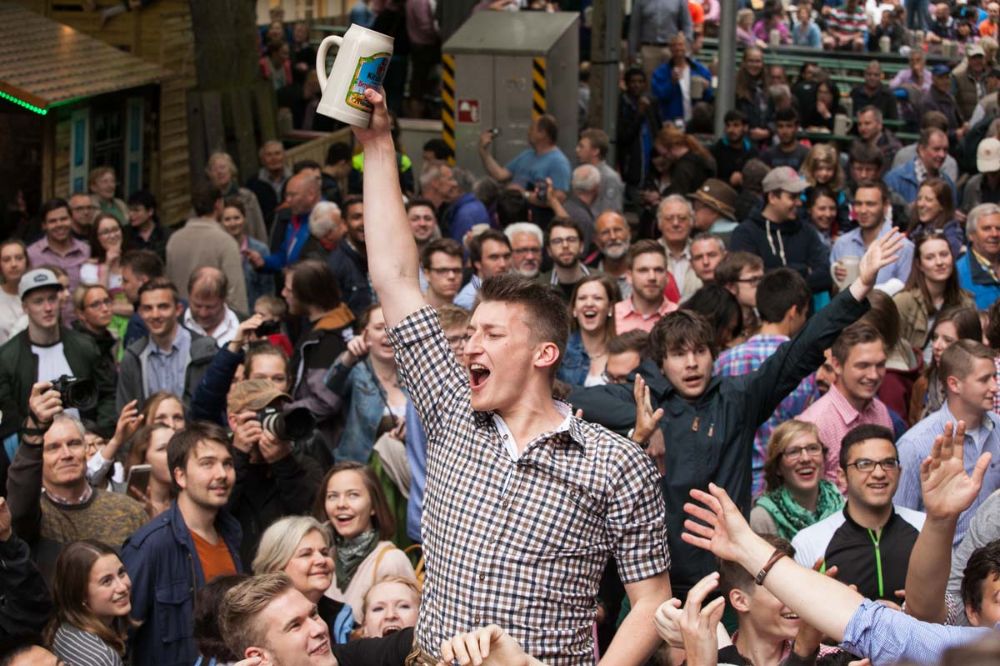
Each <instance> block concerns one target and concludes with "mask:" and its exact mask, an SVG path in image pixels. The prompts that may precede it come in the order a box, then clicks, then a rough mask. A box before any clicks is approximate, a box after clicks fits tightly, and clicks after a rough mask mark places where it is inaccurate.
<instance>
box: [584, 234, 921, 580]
mask: <svg viewBox="0 0 1000 666" xmlns="http://www.w3.org/2000/svg"><path fill="white" fill-rule="evenodd" d="M902 240H903V237H902V236H901V235H900V234H899V233H898V232H896V231H893V232H892V233H890V234H887V235H885V236H883V237H882V238H881V239H879V241H878V242H876V243H873V244H872V246H871V247H870V248H869V249H868V252H866V253H865V256H864V257H863V258H862V260H861V263H860V265H859V275H858V279H857V280H855V281H854V283H853V284H852V285H851V286H850V288H849V289H846V290H845V291H844V292H843V293H841V294H840V295H839V296H837V297H836V298H835V299H834V300H833V301H832V302H831V303H830V305H828V306H827V307H826V308H824V309H823V310H821V311H820V312H819V313H818V314H816V315H815V316H814V317H813V318H812V319H810V321H809V322H808V323H807V324H806V326H805V328H803V329H802V330H801V331H800V332H799V333H798V335H796V336H795V337H794V338H793V339H792V340H790V341H789V342H786V343H784V344H783V345H781V347H779V348H778V351H777V352H776V353H775V354H774V355H773V356H771V357H770V358H769V359H768V360H767V361H765V362H764V364H763V365H761V366H760V368H759V369H758V370H756V371H755V372H752V373H750V374H748V375H742V376H740V377H725V378H722V377H713V376H712V362H713V357H714V356H715V351H716V350H715V349H714V342H713V341H714V339H715V331H714V330H713V329H712V327H711V326H710V325H709V324H708V322H707V321H706V320H705V319H704V318H702V317H701V316H700V315H697V314H695V313H692V312H689V311H687V310H683V309H682V310H679V311H677V312H672V313H670V314H668V315H666V316H665V317H663V319H661V320H660V321H659V322H657V324H656V326H655V327H654V328H653V331H652V333H651V334H650V346H651V349H652V359H651V360H646V361H644V362H643V364H642V365H641V366H639V369H638V370H637V375H639V376H640V377H641V378H642V379H643V380H644V382H645V384H646V385H647V386H648V387H649V392H650V403H651V406H652V408H654V409H655V408H657V407H659V408H662V409H663V414H664V418H663V420H662V422H661V423H657V419H656V418H655V417H654V416H653V411H652V409H646V408H645V407H643V408H642V409H640V410H639V412H638V414H637V411H636V405H635V399H634V397H633V395H634V394H633V386H632V385H631V384H615V385H609V386H599V387H594V388H589V389H577V390H575V391H574V392H573V393H572V394H570V397H569V399H570V402H571V403H573V406H574V408H577V409H582V410H583V416H584V418H585V419H587V420H589V421H593V422H596V423H600V424H601V425H604V426H607V427H609V428H611V429H613V430H618V431H621V432H624V431H627V430H629V429H630V428H633V427H634V431H633V433H632V437H633V439H635V440H636V441H640V442H642V441H647V440H648V438H649V436H650V435H651V434H652V433H653V432H654V431H655V429H656V428H657V427H658V428H660V429H661V430H662V431H663V438H664V441H666V442H669V445H668V446H667V447H666V452H665V460H664V466H665V469H666V470H667V473H666V475H665V476H664V477H663V480H662V484H663V494H664V499H665V500H666V510H667V538H668V542H669V546H670V552H671V555H672V560H671V561H672V566H671V570H670V582H671V587H672V589H673V590H674V595H675V596H676V597H677V598H682V597H683V596H684V595H686V594H687V592H688V590H689V589H690V588H691V586H692V585H694V583H696V582H697V581H698V580H700V579H701V578H702V577H703V576H705V575H706V574H708V573H710V572H712V571H714V570H715V568H716V562H715V559H714V558H713V557H712V556H711V555H710V554H708V553H706V552H705V551H699V550H698V549H697V548H694V547H692V546H690V545H688V544H686V543H684V542H683V541H682V540H681V538H680V535H681V533H682V532H683V531H684V530H683V522H684V512H683V505H684V503H685V502H687V501H688V499H689V497H688V494H689V492H690V490H691V489H692V488H701V489H705V488H707V487H708V484H709V483H715V484H717V485H719V486H721V487H723V488H725V489H726V491H727V492H728V493H729V494H730V496H732V497H733V501H735V502H736V503H737V505H738V506H739V507H740V509H741V510H742V511H743V513H744V515H749V513H750V500H751V497H750V485H751V483H750V481H751V480H750V470H751V465H750V458H751V452H752V449H753V438H754V433H755V432H756V430H757V428H758V427H760V425H761V424H763V423H764V422H765V421H766V420H767V419H768V418H770V417H771V415H772V414H773V413H774V410H775V408H776V407H777V406H778V403H780V402H781V401H782V400H784V398H785V397H786V396H787V395H788V394H789V393H791V392H792V390H793V389H794V388H795V387H796V386H798V384H799V382H801V381H802V379H804V378H805V377H806V376H807V375H809V373H811V372H814V371H815V370H816V369H817V368H818V367H819V366H820V364H821V363H822V362H823V350H824V349H826V348H827V347H829V346H830V344H832V342H833V340H834V339H835V338H836V337H837V335H838V334H839V333H840V331H841V330H842V329H843V328H844V327H845V326H847V325H849V324H851V323H852V322H854V321H856V320H857V319H858V318H859V317H861V316H862V315H863V314H864V313H865V311H866V310H867V309H868V304H867V300H866V297H867V295H868V292H869V291H871V289H872V287H873V286H874V285H875V276H876V275H877V274H878V271H879V269H880V268H881V267H883V266H887V265H889V264H890V263H892V262H894V261H896V260H897V258H898V252H899V250H900V247H901V245H902ZM637 417H638V418H637Z"/></svg>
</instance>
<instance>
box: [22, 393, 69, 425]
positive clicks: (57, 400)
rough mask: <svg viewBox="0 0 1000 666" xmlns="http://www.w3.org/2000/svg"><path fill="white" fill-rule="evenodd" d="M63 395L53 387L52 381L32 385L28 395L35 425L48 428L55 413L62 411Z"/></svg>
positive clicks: (29, 408)
mask: <svg viewBox="0 0 1000 666" xmlns="http://www.w3.org/2000/svg"><path fill="white" fill-rule="evenodd" d="M62 409H63V406H62V396H61V395H60V394H59V391H57V390H55V389H54V388H52V382H37V383H35V384H33V385H32V387H31V395H30V396H29V397H28V411H29V412H30V414H31V416H32V419H31V420H33V421H35V426H37V427H40V428H47V427H48V426H49V425H50V424H51V423H52V419H53V418H55V415H56V414H58V413H59V412H61V411H62Z"/></svg>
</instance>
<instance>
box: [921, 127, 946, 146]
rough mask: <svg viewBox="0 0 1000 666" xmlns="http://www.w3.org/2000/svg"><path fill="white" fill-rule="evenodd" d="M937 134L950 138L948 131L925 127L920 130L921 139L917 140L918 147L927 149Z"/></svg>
mask: <svg viewBox="0 0 1000 666" xmlns="http://www.w3.org/2000/svg"><path fill="white" fill-rule="evenodd" d="M935 134H943V135H944V138H946V139H947V138H948V131H947V130H944V129H941V128H940V127H925V128H923V129H922V130H920V137H919V138H918V139H917V145H918V146H920V147H921V148H926V147H927V146H929V145H930V143H931V138H933V136H934V135H935Z"/></svg>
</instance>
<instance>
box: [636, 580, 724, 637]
mask: <svg viewBox="0 0 1000 666" xmlns="http://www.w3.org/2000/svg"><path fill="white" fill-rule="evenodd" d="M718 586H719V574H718V572H713V573H710V574H708V575H707V576H705V577H704V578H702V579H701V580H700V581H698V582H697V583H695V585H694V587H692V588H691V591H690V592H689V593H688V596H687V605H682V603H681V600H680V599H677V598H676V597H675V598H673V599H670V600H669V601H665V602H663V603H662V604H660V607H659V608H657V609H656V613H655V614H654V615H653V626H655V627H656V633H657V634H659V636H660V638H661V639H663V642H665V643H666V644H667V645H669V646H670V647H673V648H677V649H684V648H685V647H686V637H685V634H684V631H685V630H684V627H683V625H684V624H685V623H686V624H687V627H688V631H690V630H691V628H692V627H695V626H697V621H698V620H699V619H700V617H698V616H700V615H703V614H705V613H706V612H708V616H706V617H708V618H710V616H711V614H712V612H714V609H713V608H712V607H711V606H709V607H706V608H704V609H701V604H702V602H703V601H704V600H705V597H706V596H707V595H708V593H709V592H711V591H712V590H714V589H715V588H716V587H718ZM716 601H722V602H725V599H724V598H723V597H720V598H719V599H716ZM713 603H715V602H713ZM693 605H696V606H698V608H699V610H701V612H700V613H699V611H698V610H694V609H693ZM692 611H693V613H692ZM692 623H694V624H692ZM715 623H716V624H718V620H716V622H715ZM712 639H713V640H715V629H714V628H713V631H712ZM716 651H718V647H717V646H716ZM713 654H714V652H713Z"/></svg>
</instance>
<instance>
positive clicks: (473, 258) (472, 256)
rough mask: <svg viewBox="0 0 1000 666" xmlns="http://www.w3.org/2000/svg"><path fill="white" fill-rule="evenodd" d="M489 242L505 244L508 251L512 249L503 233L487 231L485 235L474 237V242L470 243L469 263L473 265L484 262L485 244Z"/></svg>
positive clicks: (493, 230) (494, 230)
mask: <svg viewBox="0 0 1000 666" xmlns="http://www.w3.org/2000/svg"><path fill="white" fill-rule="evenodd" d="M488 240H491V241H496V242H497V243H503V244H504V245H506V246H507V248H508V249H509V248H510V240H509V239H508V238H507V237H506V236H505V235H504V234H503V232H502V231H497V230H496V229H487V230H486V231H484V232H483V233H481V234H479V235H477V236H473V238H472V240H471V241H469V261H470V262H471V263H472V264H473V265H475V264H476V263H478V262H480V261H482V260H483V243H485V242H486V241H488Z"/></svg>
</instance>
